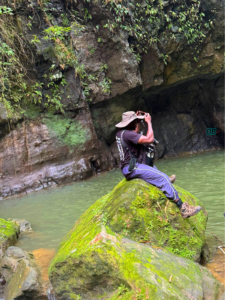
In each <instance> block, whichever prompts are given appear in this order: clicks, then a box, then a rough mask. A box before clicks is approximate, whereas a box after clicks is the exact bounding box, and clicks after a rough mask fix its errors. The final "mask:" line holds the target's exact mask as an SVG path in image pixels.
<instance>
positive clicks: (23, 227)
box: [9, 219, 33, 232]
mask: <svg viewBox="0 0 225 300" xmlns="http://www.w3.org/2000/svg"><path fill="white" fill-rule="evenodd" d="M9 220H10V221H12V222H14V223H16V224H17V225H19V227H20V232H32V231H33V229H32V227H31V224H30V222H28V221H27V220H25V219H9Z"/></svg>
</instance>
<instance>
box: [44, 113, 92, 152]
mask: <svg viewBox="0 0 225 300" xmlns="http://www.w3.org/2000/svg"><path fill="white" fill-rule="evenodd" d="M42 121H43V122H44V123H45V124H46V125H47V127H48V130H49V133H50V135H51V136H52V137H57V139H58V140H59V141H60V142H61V143H62V144H64V145H67V146H69V147H71V146H75V147H77V146H79V145H82V144H84V143H85V142H86V141H87V140H88V139H89V137H90V132H88V131H87V129H84V128H83V127H82V126H81V124H80V123H79V122H73V121H72V120H71V119H67V118H65V117H64V118H63V117H61V116H51V115H48V118H44V119H42Z"/></svg>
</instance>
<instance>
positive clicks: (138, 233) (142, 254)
mask: <svg viewBox="0 0 225 300" xmlns="http://www.w3.org/2000/svg"><path fill="white" fill-rule="evenodd" d="M177 189H178V191H179V194H180V196H181V199H182V200H183V201H187V202H188V203H190V204H194V205H199V204H200V205H202V204H201V203H200V201H199V200H198V199H197V198H195V197H194V196H192V195H191V194H190V193H188V192H186V191H184V190H183V189H181V188H178V187H177ZM206 220H207V213H206V211H205V209H204V207H203V210H202V211H201V212H200V213H199V214H198V215H196V216H194V217H192V218H190V219H185V220H184V219H182V217H181V216H180V212H179V210H178V209H177V207H176V205H175V204H174V203H173V202H170V201H168V199H167V198H166V197H165V196H164V194H163V193H162V192H161V191H160V190H159V189H157V188H155V187H153V186H151V185H149V184H148V183H146V182H144V181H142V180H139V179H135V180H132V181H126V180H123V181H122V182H120V183H119V184H118V185H117V186H116V187H115V188H114V190H113V191H112V192H110V193H109V194H108V195H106V196H104V197H102V198H101V199H99V200H98V201H96V202H95V203H94V204H93V205H92V206H91V207H90V208H89V209H88V210H87V211H86V212H85V213H84V214H83V215H82V216H81V217H80V219H79V220H78V221H77V222H76V223H75V226H74V228H73V229H72V230H71V231H70V232H69V233H68V235H67V236H66V237H65V239H64V241H63V242H62V243H61V245H60V247H59V250H58V252H57V254H56V256H55V257H54V259H53V261H52V263H51V265H50V269H49V277H50V281H51V283H52V285H53V288H54V290H55V292H56V296H57V297H59V299H203V297H205V295H206V293H208V291H210V297H211V298H209V299H217V296H218V295H219V294H220V292H219V291H220V288H221V286H220V283H219V282H218V281H217V280H216V279H215V278H214V277H213V276H212V274H211V273H210V271H208V270H207V269H206V268H203V267H200V266H199V265H198V264H196V263H195V262H194V261H193V260H194V259H196V258H197V259H199V257H200V254H201V249H202V247H203V245H204V243H205V237H204V231H205V227H206ZM162 248H163V249H162ZM171 252H174V253H177V254H179V256H178V255H174V254H172V253H171ZM181 256H183V257H188V258H190V259H187V258H182V257H181ZM189 295H192V296H193V295H194V296H193V297H194V298H188V297H189ZM204 299H206V298H204Z"/></svg>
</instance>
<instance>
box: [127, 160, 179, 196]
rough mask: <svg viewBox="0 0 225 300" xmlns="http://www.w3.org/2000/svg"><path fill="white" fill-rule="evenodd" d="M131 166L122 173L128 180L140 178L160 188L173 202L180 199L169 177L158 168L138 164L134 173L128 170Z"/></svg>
mask: <svg viewBox="0 0 225 300" xmlns="http://www.w3.org/2000/svg"><path fill="white" fill-rule="evenodd" d="M128 168H129V166H126V167H124V168H123V170H122V173H123V175H124V176H125V177H126V178H127V179H134V178H140V179H143V180H145V181H147V182H148V183H150V184H152V185H154V186H156V187H157V188H159V189H160V190H161V191H162V192H163V193H164V194H165V195H166V197H167V198H169V199H172V200H177V199H179V196H178V193H177V191H176V189H175V188H174V186H173V185H172V183H171V182H170V179H169V177H168V175H166V174H165V173H163V172H160V171H159V170H158V169H157V168H156V166H153V167H150V166H148V165H144V164H139V163H137V164H136V168H135V169H134V170H133V171H131V172H130V171H129V170H128Z"/></svg>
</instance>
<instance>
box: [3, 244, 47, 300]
mask: <svg viewBox="0 0 225 300" xmlns="http://www.w3.org/2000/svg"><path fill="white" fill-rule="evenodd" d="M0 272H1V275H2V276H3V278H4V280H5V281H6V286H5V289H4V299H5V300H12V299H15V300H16V299H18V300H19V299H23V300H29V299H35V300H36V299H39V300H47V299H48V296H47V291H46V290H45V288H44V286H43V282H42V279H41V272H40V268H39V267H38V266H37V264H36V262H35V260H34V259H33V256H32V255H31V254H30V253H27V252H26V251H23V250H22V249H20V248H18V247H12V246H11V247H9V248H8V249H7V251H6V253H5V256H4V257H3V259H2V260H1V264H0Z"/></svg>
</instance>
